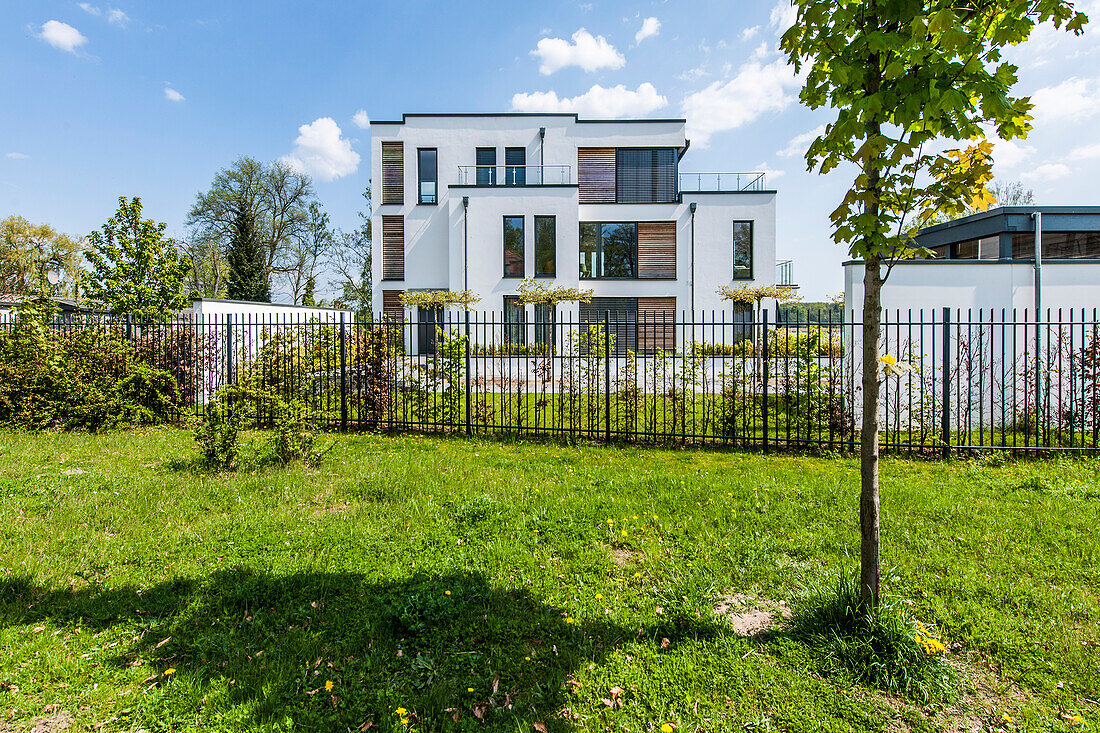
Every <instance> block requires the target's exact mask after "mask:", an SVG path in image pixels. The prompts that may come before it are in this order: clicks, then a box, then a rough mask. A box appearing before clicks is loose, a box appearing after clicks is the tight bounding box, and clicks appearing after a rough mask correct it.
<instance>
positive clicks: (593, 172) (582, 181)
mask: <svg viewBox="0 0 1100 733" xmlns="http://www.w3.org/2000/svg"><path fill="white" fill-rule="evenodd" d="M577 187H578V189H579V191H578V192H579V194H580V203H582V204H613V203H615V148H577Z"/></svg>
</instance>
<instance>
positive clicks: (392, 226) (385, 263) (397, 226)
mask: <svg viewBox="0 0 1100 733" xmlns="http://www.w3.org/2000/svg"><path fill="white" fill-rule="evenodd" d="M382 279H384V280H404V279H405V219H404V218H403V217H400V216H383V217H382Z"/></svg>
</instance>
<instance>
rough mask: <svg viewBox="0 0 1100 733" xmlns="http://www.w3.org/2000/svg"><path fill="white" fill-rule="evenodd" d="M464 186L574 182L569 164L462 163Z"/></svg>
mask: <svg viewBox="0 0 1100 733" xmlns="http://www.w3.org/2000/svg"><path fill="white" fill-rule="evenodd" d="M458 180H459V184H460V185H463V186H558V185H569V184H572V183H573V167H572V166H568V165H460V166H458Z"/></svg>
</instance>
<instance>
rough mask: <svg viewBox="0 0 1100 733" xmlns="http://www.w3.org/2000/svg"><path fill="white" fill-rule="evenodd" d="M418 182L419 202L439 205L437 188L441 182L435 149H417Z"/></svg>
mask: <svg viewBox="0 0 1100 733" xmlns="http://www.w3.org/2000/svg"><path fill="white" fill-rule="evenodd" d="M416 180H417V192H418V193H417V195H418V197H419V198H418V201H419V202H420V203H422V204H434V203H437V202H438V199H437V193H436V188H437V186H438V181H439V166H438V164H437V162H436V149H435V148H418V149H417V151H416Z"/></svg>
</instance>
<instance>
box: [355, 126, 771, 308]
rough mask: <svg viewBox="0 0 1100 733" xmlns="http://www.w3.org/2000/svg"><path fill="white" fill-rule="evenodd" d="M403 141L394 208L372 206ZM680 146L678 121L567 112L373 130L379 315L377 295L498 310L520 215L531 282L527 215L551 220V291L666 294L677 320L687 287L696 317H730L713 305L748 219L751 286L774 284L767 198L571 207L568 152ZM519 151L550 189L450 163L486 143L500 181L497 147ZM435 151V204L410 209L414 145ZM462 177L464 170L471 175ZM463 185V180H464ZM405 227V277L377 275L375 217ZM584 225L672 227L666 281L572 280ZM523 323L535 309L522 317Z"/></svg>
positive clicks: (694, 196)
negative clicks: (508, 246)
mask: <svg viewBox="0 0 1100 733" xmlns="http://www.w3.org/2000/svg"><path fill="white" fill-rule="evenodd" d="M540 127H545V128H546V138H545V150H544V151H542V150H540V145H539V128H540ZM388 140H401V141H402V142H403V143H404V150H403V154H404V203H403V204H401V205H395V204H385V205H384V204H381V203H379V202H380V201H381V185H380V182H381V180H382V163H381V144H382V141H388ZM685 144H686V140H685V137H684V123H683V122H682V121H675V120H674V121H665V120H656V121H649V122H644V123H642V122H591V121H588V122H586V121H583V120H582V121H578V120H576V119H575V118H574V117H573V116H572V115H566V116H561V115H526V116H463V117H447V116H443V117H433V116H409V117H407V118H406V119H405V122H404V123H403V124H396V123H386V122H376V123H372V125H371V152H372V162H371V177H372V180H374V181H375V182H376V183H375V190H374V195H375V202H376V203H375V205H374V211H373V214H372V215H373V220H372V226H373V231H374V263H375V265H374V268H373V270H374V303H373V307H374V310H375V311H376V312H380V311H381V310H382V291H384V290H418V289H446V290H462V289H463V288H464V287H467V286H468V287H469V289H470V290H472V291H473V292H475V293H476V294H478V295H479V296H481V298H482V300H481V302H480V303H478V305H477V306H476V309H477V310H491V311H496V312H497V313H499V312H500V311H501V309H502V308H503V303H504V301H503V298H504V296H505V295H511V294H514V293H515V292H516V287H517V286H518V285H519V284H520V282H521V280H520V279H518V278H504V277H503V271H504V252H503V247H504V245H503V238H504V237H503V226H504V225H503V219H504V217H505V216H521V215H522V216H523V217H524V235H525V256H524V261H525V268H526V274H527V276H533V275H534V266H535V243H534V237H535V226H534V217H535V216H554V217H556V228H557V232H556V233H557V252H556V263H557V267H556V275H555V276H554V277H553V278H547V280H550V281H552V283H553V284H554V285H563V286H566V287H581V288H591V289H592V290H593V291H594V294H595V296H596V297H615V296H623V297H646V296H663V297H668V296H673V297H675V298H676V309H677V311H678V312H686V311H688V310H690V308H691V301H692V297H691V296H692V286H693V284H694V302H695V310H696V312H697V313H700V314H701V313H703V312H706V313H707V314H708V317H709V313H710V311H712V310H713V311H720V310H722V309H723V308H725V309H726V310H727V311H729V310H730V304H729V303H728V302H725V301H721V300H719V299H718V297H717V295H716V290H717V289H718V287H719V286H721V285H733V284H737V282H744V281H736V282H735V281H734V280H733V222H734V221H742V220H750V221H753V222H754V252H753V259H754V262H753V273H754V278H755V280H754V282H755V284H772V283H774V282H775V259H776V258H775V192H774V191H760V192H735V193H684V194H683V195H682V197H681V203H661V204H580V203H579V201H578V189H577V185H576V183H577V148H578V147H649V146H653V147H677V148H683V147H684V145H685ZM520 146H523V147H526V149H527V166H528V172H527V178H528V180H529V181H531V180H535V177H536V176H537V171H536V170H534V169H533V168H532V166H538V165H540V164H543V163H544V164H545V166H546V174H545V176H546V181H547V183H548V184H551V185H542V186H538V185H528V186H503V185H498V186H482V187H478V186H474V185H462V179H461V174H460V169H459V167H460V166H473V165H474V164H475V149H476V148H478V147H495V148H496V150H497V165H498V168H499V170H498V177H500V178H501V179H502V174H503V167H504V149H505V148H506V147H520ZM418 148H435V149H436V150H437V170H438V203H437V204H435V205H430V204H417V149H418ZM557 166H568V174H567V175H568V182H567V185H555V184H557V182H558V170H557V168H556V167H557ZM471 175H472V174H471ZM472 182H473V181H472V180H471V181H470V183H472ZM463 196H468V197H469V209H468V211H467V213H466V222H465V224H466V227H467V235H466V236H467V237H468V240H467V246H468V263H467V267H468V279H466V277H467V275H466V273H465V272H464V261H465V260H464V230H463V207H462V198H463ZM691 202H695V203H696V204H697V205H698V206H697V211H696V214H695V240H694V245H695V247H694V249H695V280H694V283H693V282H692V277H691V275H692V273H691V253H692V237H691V213H690V209H689V204H690V203H691ZM383 215H387V216H389V215H400V216H403V217H404V220H405V278H404V280H402V281H385V280H382V279H381V273H382V216H383ZM582 221H605V222H612V221H631V222H644V221H675V222H677V253H676V270H677V272H676V278H675V279H674V280H673V279H665V280H655V279H654V280H651V279H638V280H581V279H580V277H579V246H578V244H579V223H580V222H582ZM578 309H579V308H578V306H577V304H564V305H562V306H561V307H560V308H559V314H560V316H561V318H562V319H563V320H570V319H574V318H576V316H577V313H578ZM528 320H529V322H530V321H531V320H533V313H530V312H529V313H528Z"/></svg>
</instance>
